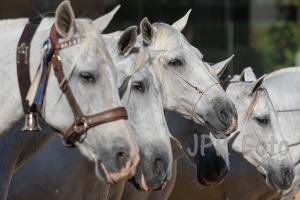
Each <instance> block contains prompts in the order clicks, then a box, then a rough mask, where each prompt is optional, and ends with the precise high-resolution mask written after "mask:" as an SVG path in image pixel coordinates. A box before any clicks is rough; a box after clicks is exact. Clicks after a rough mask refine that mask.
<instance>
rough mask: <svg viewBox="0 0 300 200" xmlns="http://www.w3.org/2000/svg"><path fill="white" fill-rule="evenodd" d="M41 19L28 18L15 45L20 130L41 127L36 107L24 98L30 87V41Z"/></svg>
mask: <svg viewBox="0 0 300 200" xmlns="http://www.w3.org/2000/svg"><path fill="white" fill-rule="evenodd" d="M41 21H42V17H40V16H39V17H36V18H34V19H30V20H29V22H28V23H27V24H26V26H25V28H24V30H23V33H22V35H21V37H20V40H19V43H18V47H17V52H16V53H17V55H16V58H17V75H18V83H19V89H20V94H21V100H22V107H23V111H24V114H25V122H24V126H23V128H22V131H29V132H36V131H40V130H41V128H40V126H39V123H38V114H37V113H36V109H37V108H36V107H35V106H34V105H33V106H30V105H29V102H28V101H27V100H26V95H27V93H28V90H29V88H30V85H31V82H30V80H31V79H30V67H29V63H30V43H31V40H32V38H33V35H34V33H35V32H36V30H37V28H38V27H39V24H40V23H41Z"/></svg>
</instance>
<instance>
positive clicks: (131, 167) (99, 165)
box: [95, 156, 139, 184]
mask: <svg viewBox="0 0 300 200" xmlns="http://www.w3.org/2000/svg"><path fill="white" fill-rule="evenodd" d="M138 162H139V156H138V157H137V158H134V159H132V160H131V161H129V162H128V163H127V164H126V167H124V168H122V169H121V170H119V171H118V172H109V171H108V169H107V167H106V166H105V165H104V163H103V162H102V161H101V160H98V161H96V162H95V168H96V175H97V177H98V178H99V179H100V180H102V181H104V182H106V183H107V184H114V183H117V182H120V181H122V180H124V179H128V178H130V177H132V176H133V175H134V174H135V168H136V166H137V164H138Z"/></svg>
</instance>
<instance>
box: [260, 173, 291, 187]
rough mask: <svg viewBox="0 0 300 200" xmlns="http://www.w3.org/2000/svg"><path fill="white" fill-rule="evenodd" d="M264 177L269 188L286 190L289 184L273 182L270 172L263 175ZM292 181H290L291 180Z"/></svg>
mask: <svg viewBox="0 0 300 200" xmlns="http://www.w3.org/2000/svg"><path fill="white" fill-rule="evenodd" d="M264 177H265V179H266V183H267V185H268V186H269V187H271V188H274V189H276V190H286V189H288V188H289V187H290V186H291V184H279V183H275V181H274V179H273V178H272V175H271V174H268V175H267V176H265V175H264ZM291 183H292V181H291Z"/></svg>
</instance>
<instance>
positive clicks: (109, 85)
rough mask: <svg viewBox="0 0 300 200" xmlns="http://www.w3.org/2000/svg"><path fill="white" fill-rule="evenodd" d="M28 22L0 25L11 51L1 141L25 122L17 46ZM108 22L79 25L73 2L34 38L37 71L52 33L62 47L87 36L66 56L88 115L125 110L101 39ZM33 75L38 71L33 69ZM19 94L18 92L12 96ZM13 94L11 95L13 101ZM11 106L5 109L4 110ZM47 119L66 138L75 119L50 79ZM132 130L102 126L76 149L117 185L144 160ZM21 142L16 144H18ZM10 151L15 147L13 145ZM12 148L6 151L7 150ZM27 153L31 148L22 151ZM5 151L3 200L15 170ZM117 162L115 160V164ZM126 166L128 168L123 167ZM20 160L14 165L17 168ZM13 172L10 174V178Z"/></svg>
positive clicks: (4, 74) (5, 68)
mask: <svg viewBox="0 0 300 200" xmlns="http://www.w3.org/2000/svg"><path fill="white" fill-rule="evenodd" d="M27 21H28V19H17V20H3V21H1V22H0V27H1V30H2V33H1V36H0V43H1V46H3V47H4V46H5V47H7V49H6V53H5V56H4V54H2V55H1V56H0V58H1V59H0V60H1V61H0V63H1V66H2V67H1V69H0V70H1V80H2V81H3V83H2V86H3V89H2V92H1V94H0V98H1V102H2V105H3V106H2V107H1V108H2V111H1V114H0V123H1V124H2V125H1V127H0V134H1V137H3V136H4V134H5V133H6V132H7V131H8V130H9V129H10V128H11V127H12V126H13V125H14V123H15V122H16V121H17V120H19V119H20V118H22V116H23V113H22V104H21V98H20V94H19V92H17V91H19V86H18V80H17V72H16V49H17V42H18V40H19V38H20V35H21V33H22V30H23V28H24V26H25V24H26V23H27ZM109 21H110V19H107V17H104V18H99V19H97V20H95V21H91V20H87V19H84V20H75V17H74V13H73V10H72V8H71V6H70V3H69V1H65V2H63V3H61V4H60V6H59V7H58V9H57V10H56V16H55V18H54V19H53V18H45V19H43V20H42V22H41V25H40V26H39V28H38V29H37V31H36V34H35V35H34V37H33V40H32V44H31V51H30V63H31V66H36V65H37V63H39V61H40V48H41V45H42V44H43V42H44V41H45V40H46V39H47V38H48V37H49V33H50V28H51V26H52V25H53V24H54V25H55V27H56V29H57V32H58V34H59V36H60V37H61V39H60V42H63V41H65V40H68V39H70V38H77V37H81V36H84V39H83V41H82V42H81V43H79V44H77V45H74V46H71V47H69V48H66V49H63V50H61V51H60V56H61V60H62V64H63V70H64V71H65V72H66V75H67V80H66V81H67V82H68V84H69V85H70V87H71V90H72V92H73V94H74V96H75V99H76V100H77V102H78V104H79V107H80V109H81V110H82V112H83V113H84V114H85V115H91V114H95V113H99V112H102V111H105V110H108V109H111V108H114V107H118V106H120V105H121V102H120V99H119V96H118V92H117V91H118V89H117V84H116V76H115V68H114V65H113V64H112V61H111V58H110V56H109V54H108V52H107V50H106V49H105V47H104V43H103V40H102V38H101V36H100V33H101V32H102V30H103V29H104V28H105V27H106V26H107V25H108V23H109ZM30 71H31V75H32V74H33V71H34V68H33V67H31V68H30ZM11 91H13V92H11ZM8 94H9V95H8ZM4 105H5V106H4ZM44 106H45V107H44V108H45V109H44V119H45V121H46V122H47V124H49V125H50V126H51V127H54V128H55V129H56V130H57V131H59V132H60V133H65V132H66V130H67V129H68V128H69V127H70V126H71V125H72V124H73V120H74V119H73V116H72V115H73V114H72V111H71V109H70V106H69V104H68V102H67V100H66V98H65V96H64V95H63V94H62V92H61V90H60V87H59V84H58V83H57V80H56V78H55V76H54V73H52V71H51V74H50V77H49V81H48V86H47V93H46V95H45V105H44ZM131 132H132V131H131V129H130V127H129V125H128V123H127V121H125V120H117V121H113V122H110V123H106V124H103V125H100V126H96V127H94V128H92V129H89V130H88V134H87V135H86V136H85V139H84V138H82V139H83V140H82V142H77V143H76V144H75V145H76V146H77V147H78V148H79V149H80V152H81V153H82V154H83V155H85V156H86V157H87V158H88V159H89V160H91V161H94V163H95V165H96V166H97V167H96V168H97V169H99V170H100V171H102V172H104V174H105V176H102V174H100V173H97V176H99V178H101V179H102V180H106V181H108V182H115V181H119V180H120V179H123V178H124V177H127V176H129V175H131V174H132V173H133V172H134V169H135V167H136V165H137V162H138V160H139V156H138V148H137V145H136V144H135V143H134V142H133V141H134V140H133V137H132V134H131ZM14 142H15V141H13V143H14ZM9 145H10V144H9ZM5 147H6V146H3V145H1V148H4V149H5ZM22 147H23V148H26V146H24V145H23V146H22ZM5 150H6V151H1V153H3V154H5V155H4V157H2V156H1V164H0V167H1V176H0V183H1V185H0V195H1V199H6V197H5V196H6V192H7V189H8V184H9V181H10V178H11V173H12V170H13V169H14V167H12V166H11V164H12V163H6V160H5V159H6V158H7V157H8V158H10V155H12V156H15V155H14V154H11V152H10V151H8V150H7V149H5ZM111 158H115V159H113V160H112V159H111ZM121 160H122V162H121ZM17 162H18V159H14V163H13V165H14V164H16V163H17ZM6 172H9V173H6Z"/></svg>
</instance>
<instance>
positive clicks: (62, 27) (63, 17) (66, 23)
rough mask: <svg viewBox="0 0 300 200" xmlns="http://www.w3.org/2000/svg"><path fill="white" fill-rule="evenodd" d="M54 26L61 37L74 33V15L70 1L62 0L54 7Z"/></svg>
mask: <svg viewBox="0 0 300 200" xmlns="http://www.w3.org/2000/svg"><path fill="white" fill-rule="evenodd" d="M55 28H56V30H57V32H58V34H59V35H60V36H61V37H63V38H67V37H71V36H72V35H73V34H74V31H75V15H74V11H73V9H72V6H71V3H70V1H68V0H66V1H63V2H62V3H61V4H59V6H58V8H57V9H56V13H55Z"/></svg>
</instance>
